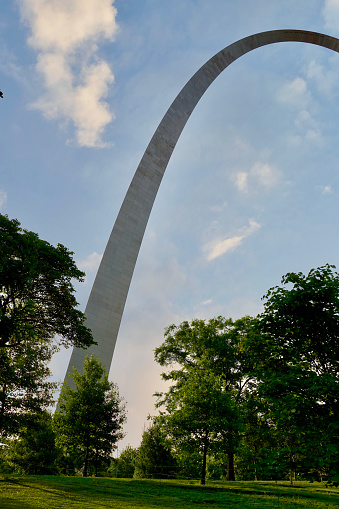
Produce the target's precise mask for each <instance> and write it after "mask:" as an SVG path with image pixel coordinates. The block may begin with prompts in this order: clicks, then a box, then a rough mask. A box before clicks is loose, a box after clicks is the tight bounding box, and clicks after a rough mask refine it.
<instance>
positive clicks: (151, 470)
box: [134, 423, 176, 479]
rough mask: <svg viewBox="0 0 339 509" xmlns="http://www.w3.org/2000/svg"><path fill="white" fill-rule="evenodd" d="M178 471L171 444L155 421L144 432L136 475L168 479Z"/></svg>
mask: <svg viewBox="0 0 339 509" xmlns="http://www.w3.org/2000/svg"><path fill="white" fill-rule="evenodd" d="M175 472H176V461H175V459H174V458H173V456H172V453H171V446H170V444H169V442H168V440H167V439H166V435H165V433H164V432H163V430H162V429H161V427H160V426H159V425H157V424H155V423H152V425H151V426H150V427H149V428H148V429H146V430H145V431H144V432H143V434H142V439H141V444H140V446H139V448H138V450H137V454H136V458H135V471H134V477H136V478H140V477H147V478H155V479H168V478H170V477H173V476H174V475H175Z"/></svg>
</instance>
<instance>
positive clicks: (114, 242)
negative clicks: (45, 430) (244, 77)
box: [66, 30, 339, 376]
mask: <svg viewBox="0 0 339 509" xmlns="http://www.w3.org/2000/svg"><path fill="white" fill-rule="evenodd" d="M288 41H294V42H303V43H310V44H315V45H317V46H323V47H325V48H328V49H330V50H333V51H336V52H337V53H338V52H339V40H338V39H336V38H335V37H331V36H329V35H325V34H320V33H316V32H308V31H306V30H273V31H268V32H261V33H258V34H255V35H250V36H248V37H245V38H244V39H240V40H239V41H237V42H235V43H233V44H231V45H229V46H227V47H226V48H224V49H223V50H221V51H219V52H218V53H216V54H215V55H214V56H213V57H212V58H211V59H210V60H208V61H207V62H206V63H205V64H204V65H203V66H202V67H201V68H200V69H199V70H198V71H197V72H196V73H195V74H194V75H193V76H192V78H191V79H190V80H189V81H188V82H187V83H186V85H185V86H184V88H183V89H182V90H181V91H180V93H179V94H178V95H177V97H176V98H175V99H174V101H173V103H172V104H171V106H170V107H169V109H168V110H167V112H166V114H165V116H164V117H163V119H162V120H161V122H160V124H159V126H158V128H157V129H156V131H155V133H154V135H153V137H152V139H151V141H150V143H149V145H148V147H147V149H146V151H145V153H144V155H143V157H142V159H141V161H140V164H139V166H138V168H137V170H136V172H135V175H134V177H133V179H132V182H131V184H130V186H129V188H128V191H127V193H126V196H125V199H124V201H123V204H122V206H121V209H120V212H119V214H118V217H117V219H116V221H115V224H114V227H113V230H112V233H111V235H110V238H109V240H108V243H107V246H106V249H105V252H104V255H103V258H102V261H101V264H100V267H99V269H98V272H97V275H96V279H95V281H94V284H93V287H92V291H91V294H90V296H89V300H88V303H87V307H86V310H85V315H86V325H87V326H88V327H89V328H90V329H91V330H92V333H93V337H94V339H95V341H96V342H97V345H96V346H94V347H92V348H89V349H88V350H86V351H85V350H81V349H78V348H74V350H73V353H72V356H71V359H70V362H69V366H68V371H70V370H71V368H72V366H75V367H76V368H77V370H78V371H80V372H81V371H82V364H83V361H84V358H85V355H86V354H92V353H93V354H94V355H95V356H97V357H99V359H100V361H101V362H102V363H103V365H104V366H105V368H106V371H107V372H108V371H109V369H110V366H111V361H112V357H113V352H114V347H115V343H116V339H117V336H118V331H119V327H120V322H121V318H122V314H123V311H124V307H125V302H126V298H127V294H128V290H129V286H130V282H131V279H132V276H133V271H134V267H135V264H136V260H137V257H138V253H139V249H140V245H141V242H142V239H143V236H144V232H145V229H146V225H147V222H148V218H149V216H150V213H151V210H152V206H153V203H154V200H155V197H156V194H157V191H158V189H159V186H160V183H161V180H162V177H163V174H164V172H165V170H166V167H167V164H168V162H169V160H170V157H171V155H172V152H173V150H174V147H175V145H176V143H177V141H178V139H179V136H180V134H181V132H182V130H183V128H184V127H185V125H186V122H187V120H188V119H189V117H190V115H191V113H192V111H193V110H194V108H195V106H196V105H197V104H198V102H199V100H200V99H201V97H202V96H203V94H204V93H205V92H206V90H207V89H208V87H209V86H210V85H211V84H212V83H213V81H214V80H215V79H216V78H217V77H218V76H219V74H220V73H221V72H222V71H223V70H224V69H226V67H228V66H229V65H230V64H231V63H232V62H234V61H235V60H237V59H238V58H239V57H241V56H242V55H245V54H246V53H248V52H249V51H252V50H254V49H256V48H259V47H261V46H266V45H268V44H273V43H277V42H288ZM68 371H67V372H68ZM66 376H67V375H66Z"/></svg>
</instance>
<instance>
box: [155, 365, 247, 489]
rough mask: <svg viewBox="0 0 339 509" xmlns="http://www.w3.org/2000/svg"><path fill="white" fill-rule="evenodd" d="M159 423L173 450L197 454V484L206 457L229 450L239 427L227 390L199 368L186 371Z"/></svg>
mask: <svg viewBox="0 0 339 509" xmlns="http://www.w3.org/2000/svg"><path fill="white" fill-rule="evenodd" d="M165 406H166V413H163V414H162V415H161V417H159V418H158V422H161V421H163V423H164V426H165V427H166V429H167V433H168V435H169V436H170V437H171V439H172V441H173V445H174V448H175V449H178V450H180V451H182V450H185V451H186V452H188V453H194V452H198V453H199V454H200V458H201V477H200V482H201V484H205V481H206V467H207V456H208V454H209V453H211V454H218V453H219V454H220V453H222V452H224V451H225V450H227V451H229V450H233V449H234V447H235V443H234V440H235V439H234V437H236V436H237V435H238V432H239V430H240V426H241V424H240V423H241V419H240V418H239V412H238V409H237V407H236V405H235V402H234V400H233V399H232V394H231V392H230V391H225V390H224V385H223V383H222V381H221V380H220V377H219V378H218V377H217V376H216V375H215V374H213V373H211V372H209V371H206V370H204V369H203V368H198V367H196V368H194V369H191V370H190V371H189V372H188V376H187V378H186V380H183V381H182V382H181V384H180V388H178V389H177V390H176V391H175V392H174V391H173V392H170V393H168V394H167V396H166V398H165Z"/></svg>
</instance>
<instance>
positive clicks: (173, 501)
mask: <svg viewBox="0 0 339 509" xmlns="http://www.w3.org/2000/svg"><path fill="white" fill-rule="evenodd" d="M338 506H339V490H337V489H335V488H326V487H325V485H324V484H318V483H316V484H310V483H306V482H297V483H296V484H295V486H293V487H290V486H288V484H287V482H286V483H285V482H278V483H275V482H272V481H258V482H249V481H247V482H245V481H242V482H226V481H225V482H209V483H207V485H206V486H199V485H198V483H197V482H191V481H160V480H150V479H147V480H146V479H143V480H136V479H107V478H86V479H83V478H79V477H56V476H55V477H54V476H15V475H10V476H4V477H1V476H0V507H1V509H54V508H55V509H107V508H114V509H167V508H173V509H199V508H227V509H232V508H239V509H249V508H259V509H262V508H263V509H264V508H265V509H266V508H267V509H268V508H279V509H285V508H291V509H302V508H308V509H311V508H317V509H323V508H337V507H338Z"/></svg>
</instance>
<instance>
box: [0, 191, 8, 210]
mask: <svg viewBox="0 0 339 509" xmlns="http://www.w3.org/2000/svg"><path fill="white" fill-rule="evenodd" d="M6 201H7V193H6V192H5V191H2V190H1V189H0V208H2V207H3V206H4V205H5V203H6Z"/></svg>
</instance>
